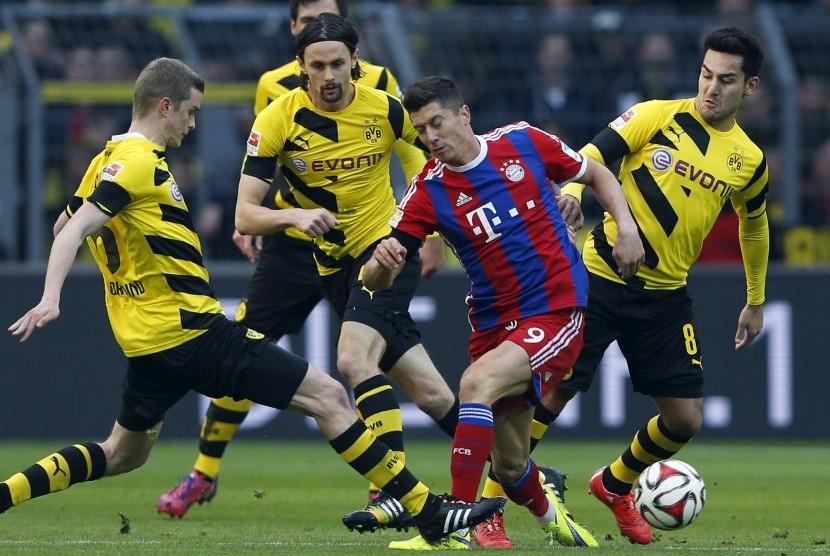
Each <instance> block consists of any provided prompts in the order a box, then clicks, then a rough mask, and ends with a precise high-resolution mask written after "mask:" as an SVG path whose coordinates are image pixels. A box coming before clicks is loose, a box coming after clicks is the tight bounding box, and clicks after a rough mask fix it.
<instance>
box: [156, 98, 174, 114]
mask: <svg viewBox="0 0 830 556" xmlns="http://www.w3.org/2000/svg"><path fill="white" fill-rule="evenodd" d="M172 107H173V102H172V101H171V100H170V98H169V97H164V98H162V99H161V100H160V101H159V103H158V110H159V114H161V115H162V116H166V115H167V114H169V113H170V109H171V108H172Z"/></svg>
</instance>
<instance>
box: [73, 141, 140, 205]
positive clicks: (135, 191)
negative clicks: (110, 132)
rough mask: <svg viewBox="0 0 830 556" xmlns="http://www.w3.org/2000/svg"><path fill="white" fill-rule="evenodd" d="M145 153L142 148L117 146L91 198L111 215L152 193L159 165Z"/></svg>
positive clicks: (89, 199)
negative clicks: (156, 165)
mask: <svg viewBox="0 0 830 556" xmlns="http://www.w3.org/2000/svg"><path fill="white" fill-rule="evenodd" d="M142 155H143V152H141V151H133V150H130V149H126V150H124V151H122V150H120V149H119V148H116V149H115V150H114V151H113V153H112V155H110V158H109V160H108V162H107V164H106V165H105V166H104V168H103V169H102V170H101V174H100V176H99V179H98V185H97V187H96V188H95V190H94V191H93V192H92V193H91V194H90V195H89V197H87V200H88V201H89V202H91V203H94V204H95V205H96V206H97V207H98V208H99V209H101V210H102V211H103V212H104V213H106V214H107V215H109V216H115V215H116V214H118V213H119V212H121V210H123V209H124V207H126V206H127V205H128V204H129V203H130V202H131V201H133V200H137V199H140V198H143V197H147V196H150V195H152V194H153V191H152V188H153V187H155V181H154V178H153V176H154V173H155V166H154V165H151V164H150V163H149V161H148V157H146V156H142Z"/></svg>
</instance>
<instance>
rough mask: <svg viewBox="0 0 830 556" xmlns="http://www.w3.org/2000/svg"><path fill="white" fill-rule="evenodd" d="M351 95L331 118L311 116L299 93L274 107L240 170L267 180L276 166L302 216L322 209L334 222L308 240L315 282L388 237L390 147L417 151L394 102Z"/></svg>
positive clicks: (260, 120)
mask: <svg viewBox="0 0 830 556" xmlns="http://www.w3.org/2000/svg"><path fill="white" fill-rule="evenodd" d="M354 87H355V98H354V100H353V101H352V102H351V104H349V106H347V107H346V108H344V109H343V110H341V111H339V112H325V111H322V110H318V109H317V108H315V107H314V105H313V104H312V102H311V99H310V98H309V96H308V93H306V92H305V91H303V90H302V89H294V90H293V91H291V92H289V93H287V94H285V95H283V96H281V97H279V98H278V99H276V100H275V101H274V102H272V103H271V104H270V105H268V107H267V108H265V110H263V111H262V112H260V113H259V115H258V116H257V118H256V121H255V122H254V125H253V129H252V130H251V133H250V136H249V137H248V144H247V146H246V157H245V162H244V165H243V169H242V171H243V173H244V174H247V175H250V176H254V177H256V178H259V179H262V180H268V179H269V178H270V177H271V176H273V175H274V169H275V165H276V164H279V169H280V172H281V173H282V175H283V177H285V179H286V180H287V181H288V184H289V185H290V186H291V191H292V193H293V194H294V197H295V199H296V200H297V202H298V203H299V205H300V206H301V207H302V208H306V209H312V208H324V209H327V210H328V211H330V212H332V213H333V214H334V215H335V216H336V217H337V219H338V221H339V225H338V226H337V227H336V228H334V229H332V230H330V231H329V232H328V233H326V234H325V235H324V236H322V237H318V238H316V239H315V240H314V255H315V258H316V259H317V267H318V270H319V272H320V274H322V275H327V274H333V273H335V272H337V271H338V270H339V269H340V268H344V267H346V266H348V265H350V264H351V262H352V261H353V260H354V258H355V257H356V256H358V255H359V254H361V253H362V252H363V251H364V250H365V249H366V248H368V247H369V246H370V245H371V244H372V243H374V242H375V241H376V240H378V239H379V238H382V237H384V236H386V235H387V234H388V233H389V231H390V227H389V224H388V221H389V217H390V216H392V213H393V212H394V210H395V198H394V194H393V191H392V186H391V183H390V177H389V161H390V155H391V152H392V145H393V144H394V143H395V141H397V140H398V139H403V140H405V141H406V142H408V143H411V144H416V143H418V144H419V145H420V142H418V136H417V133H416V132H415V128H414V127H413V126H412V122H411V120H410V119H409V115H408V114H407V113H406V111H405V110H404V108H403V106H402V105H401V102H400V100H398V99H397V98H396V97H394V96H392V95H389V94H387V93H384V92H382V91H378V90H377V89H373V88H370V87H366V86H363V85H360V84H355V85H354Z"/></svg>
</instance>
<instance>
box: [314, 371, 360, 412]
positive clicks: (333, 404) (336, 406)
mask: <svg viewBox="0 0 830 556" xmlns="http://www.w3.org/2000/svg"><path fill="white" fill-rule="evenodd" d="M325 377H326V378H325V379H323V380H322V381H320V384H319V385H318V387H317V394H318V395H317V399H318V401H319V402H320V407H321V409H322V411H323V412H326V411H332V412H334V411H343V410H346V411H349V412H350V413H351V412H352V406H351V401H350V400H349V394H348V393H347V392H346V389H345V388H344V387H343V385H342V384H340V383H339V382H337V381H336V380H335V379H333V378H331V377H330V376H328V375H325Z"/></svg>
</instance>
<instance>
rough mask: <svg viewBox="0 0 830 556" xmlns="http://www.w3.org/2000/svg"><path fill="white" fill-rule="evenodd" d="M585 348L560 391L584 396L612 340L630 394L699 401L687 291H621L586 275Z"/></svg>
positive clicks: (698, 364) (698, 360)
mask: <svg viewBox="0 0 830 556" xmlns="http://www.w3.org/2000/svg"><path fill="white" fill-rule="evenodd" d="M588 282H589V290H588V311H587V313H586V319H585V346H584V347H583V348H582V353H580V355H579V358H578V359H577V362H576V364H575V365H574V369H573V374H572V375H570V376H568V377H566V378H565V379H564V380H563V381H562V382H560V383H559V387H560V388H564V389H567V390H576V391H579V392H587V391H588V389H589V388H590V387H591V383H592V382H593V380H594V374H595V373H596V370H597V367H598V366H599V363H600V360H601V359H602V356H603V354H604V353H605V350H606V348H608V345H609V344H611V342H613V341H614V340H616V341H617V344H618V345H619V347H620V351H621V352H622V354H623V356H624V357H625V360H626V362H627V363H628V372H629V375H630V376H631V382H632V385H633V387H634V391H635V392H641V393H643V394H646V395H648V396H651V397H655V396H668V397H672V398H700V397H702V396H703V358H702V356H701V348H700V339H699V338H698V336H697V335H696V334H695V329H694V326H693V324H692V323H693V320H694V318H693V317H694V314H693V311H692V299H691V297H689V293H688V292H687V290H686V288H680V289H677V290H671V291H662V290H644V289H642V288H638V287H632V286H625V285H623V284H618V283H616V282H612V281H610V280H606V279H605V278H601V277H599V276H596V275H595V274H591V273H590V272H589V273H588Z"/></svg>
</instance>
